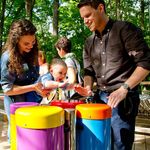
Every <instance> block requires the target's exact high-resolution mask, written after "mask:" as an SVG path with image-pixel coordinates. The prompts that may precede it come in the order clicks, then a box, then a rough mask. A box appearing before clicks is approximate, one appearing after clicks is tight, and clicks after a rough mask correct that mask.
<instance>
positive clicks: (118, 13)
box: [116, 0, 121, 19]
mask: <svg viewBox="0 0 150 150" xmlns="http://www.w3.org/2000/svg"><path fill="white" fill-rule="evenodd" d="M120 1H121V0H116V19H121V16H120Z"/></svg>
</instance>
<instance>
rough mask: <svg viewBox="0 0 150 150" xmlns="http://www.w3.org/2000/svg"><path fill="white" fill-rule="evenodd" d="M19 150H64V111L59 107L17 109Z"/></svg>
mask: <svg viewBox="0 0 150 150" xmlns="http://www.w3.org/2000/svg"><path fill="white" fill-rule="evenodd" d="M15 118H16V126H17V141H18V142H17V150H64V110H63V109H62V108H60V107H57V106H34V107H25V108H19V109H17V111H16V113H15Z"/></svg>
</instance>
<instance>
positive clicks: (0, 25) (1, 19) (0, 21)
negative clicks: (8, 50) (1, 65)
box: [0, 0, 6, 54]
mask: <svg viewBox="0 0 150 150" xmlns="http://www.w3.org/2000/svg"><path fill="white" fill-rule="evenodd" d="M1 3H2V5H1V6H2V8H1V12H0V13H1V15H0V54H1V52H2V35H3V28H4V16H5V8H6V0H2V1H1Z"/></svg>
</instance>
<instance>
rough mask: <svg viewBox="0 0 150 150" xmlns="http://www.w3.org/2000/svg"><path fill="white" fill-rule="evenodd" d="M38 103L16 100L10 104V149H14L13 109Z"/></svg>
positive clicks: (14, 124) (14, 125)
mask: <svg viewBox="0 0 150 150" xmlns="http://www.w3.org/2000/svg"><path fill="white" fill-rule="evenodd" d="M35 105H38V103H36V102H17V103H12V104H11V105H10V131H11V132H10V142H11V147H10V149H11V150H16V142H17V141H16V123H15V111H16V110H17V109H18V108H21V107H26V106H35Z"/></svg>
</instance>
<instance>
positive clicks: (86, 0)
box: [77, 0, 105, 9]
mask: <svg viewBox="0 0 150 150" xmlns="http://www.w3.org/2000/svg"><path fill="white" fill-rule="evenodd" d="M99 4H103V5H104V8H105V2H104V0H80V2H79V4H78V5H77V7H78V8H81V7H82V6H85V5H89V6H91V7H93V8H95V9H97V7H98V6H99Z"/></svg>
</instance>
